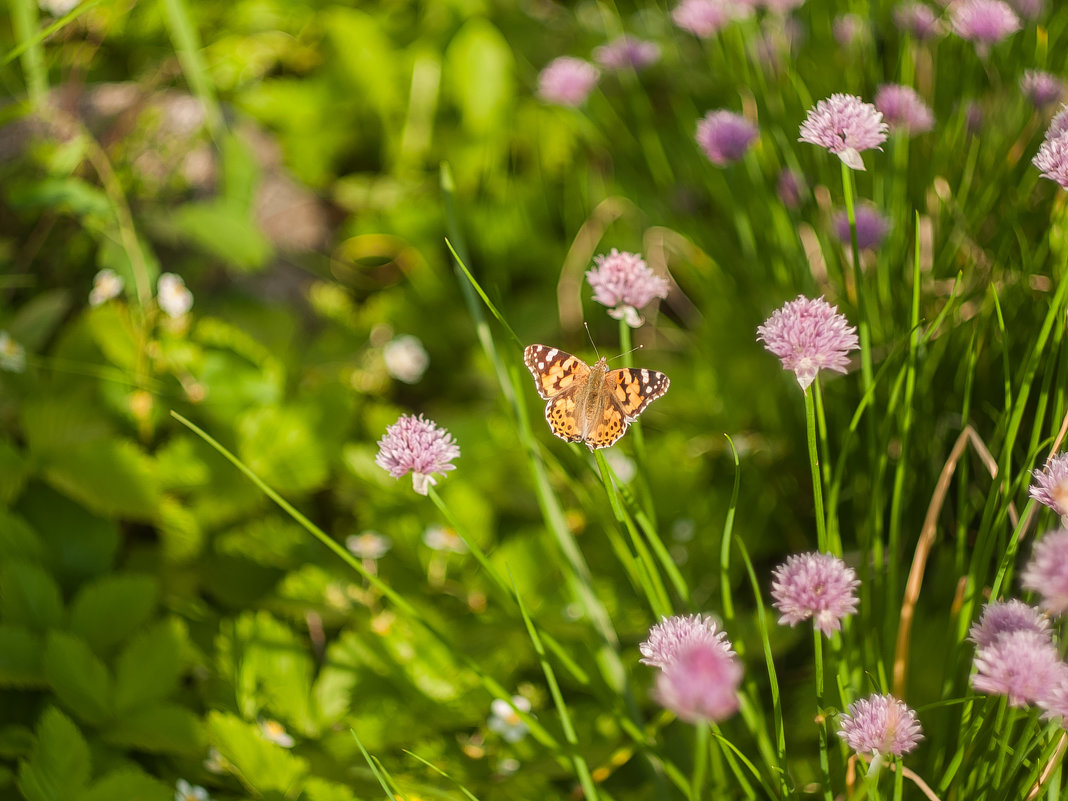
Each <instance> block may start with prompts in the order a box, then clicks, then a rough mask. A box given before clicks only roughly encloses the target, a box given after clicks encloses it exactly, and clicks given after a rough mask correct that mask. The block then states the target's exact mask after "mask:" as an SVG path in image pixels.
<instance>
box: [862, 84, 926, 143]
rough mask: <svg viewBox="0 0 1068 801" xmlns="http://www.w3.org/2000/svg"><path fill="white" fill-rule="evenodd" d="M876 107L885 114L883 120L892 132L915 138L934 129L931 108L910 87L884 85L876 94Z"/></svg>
mask: <svg viewBox="0 0 1068 801" xmlns="http://www.w3.org/2000/svg"><path fill="white" fill-rule="evenodd" d="M875 107H876V108H877V109H879V111H881V112H882V113H883V119H885V120H886V122H887V123H888V124H889V126H890V130H891V131H902V132H903V133H907V134H908V135H909V136H915V135H916V134H920V133H924V132H926V131H929V130H931V129H932V128H933V127H934V114H932V113H931V109H930V107H929V106H928V105H927V104H926V103H924V102H923V98H921V97H920V96H919V95H918V94H917V93H916V90H915V89H913V88H912V87H910V86H901V85H900V84H896V83H887V84H883V85H882V86H880V87H879V91H878V92H876V93H875Z"/></svg>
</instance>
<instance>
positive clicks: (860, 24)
mask: <svg viewBox="0 0 1068 801" xmlns="http://www.w3.org/2000/svg"><path fill="white" fill-rule="evenodd" d="M831 33H832V34H833V36H834V40H835V41H836V42H838V46H839V47H841V48H843V49H845V48H850V47H856V46H859V45H860V44H862V43H863V42H865V41H867V40H868V39H869V38H870V35H871V34H870V32H869V31H868V24H867V22H865V21H864V19H863V18H862V17H861V16H860V15H859V14H840V15H839V16H837V17H835V18H834V23H833V24H832V26H831Z"/></svg>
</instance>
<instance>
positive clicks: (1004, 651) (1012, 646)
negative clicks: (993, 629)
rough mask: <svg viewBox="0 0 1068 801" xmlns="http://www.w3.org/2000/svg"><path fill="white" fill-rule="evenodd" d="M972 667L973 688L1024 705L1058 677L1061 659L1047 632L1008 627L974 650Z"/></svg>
mask: <svg viewBox="0 0 1068 801" xmlns="http://www.w3.org/2000/svg"><path fill="white" fill-rule="evenodd" d="M975 670H976V672H975V674H974V675H973V676H972V687H974V688H975V689H976V691H978V692H981V693H986V694H988V695H1005V696H1008V699H1009V704H1010V705H1011V706H1027V704H1028V703H1031V702H1033V701H1037V700H1038V699H1039V698H1041V697H1043V696H1044V695H1045V693H1046V692H1047V691H1048V689H1049V688H1050V687H1052V686H1053V685H1054V684H1056V683H1057V682H1058V681H1059V680H1060V678H1061V676H1062V675H1063V673H1064V663H1062V662H1061V659H1060V656H1059V655H1058V654H1057V649H1056V647H1054V645H1053V642H1052V641H1051V640H1050V638H1049V637H1048V636H1047V635H1045V634H1039V633H1038V632H1036V631H1011V632H1008V633H1007V634H1002V635H1001V636H1000V637H998V638H997V639H995V640H994V642H992V643H991V644H990V645H988V646H986V647H985V648H980V649H979V650H977V651H976V652H975Z"/></svg>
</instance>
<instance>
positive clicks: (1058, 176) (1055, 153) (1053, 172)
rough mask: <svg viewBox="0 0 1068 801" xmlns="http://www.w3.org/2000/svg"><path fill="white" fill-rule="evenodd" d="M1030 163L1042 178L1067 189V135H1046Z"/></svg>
mask: <svg viewBox="0 0 1068 801" xmlns="http://www.w3.org/2000/svg"><path fill="white" fill-rule="evenodd" d="M1057 116H1058V117H1060V116H1061V115H1059V114H1058V115H1057ZM1031 163H1032V164H1034V165H1035V166H1036V167H1038V171H1039V172H1041V173H1042V177H1043V178H1049V179H1050V180H1051V181H1056V182H1057V183H1058V184H1060V186H1061V188H1062V189H1068V133H1062V134H1060V135H1058V136H1054V137H1049V136H1048V135H1047V138H1046V141H1044V142H1043V143H1042V145H1041V147H1039V148H1038V152H1037V153H1036V154H1035V157H1034V158H1033V159H1031Z"/></svg>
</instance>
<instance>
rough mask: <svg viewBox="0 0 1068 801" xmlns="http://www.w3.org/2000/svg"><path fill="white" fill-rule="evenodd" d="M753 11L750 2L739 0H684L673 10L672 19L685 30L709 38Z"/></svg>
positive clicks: (702, 37)
mask: <svg viewBox="0 0 1068 801" xmlns="http://www.w3.org/2000/svg"><path fill="white" fill-rule="evenodd" d="M752 11H753V10H752V7H751V6H750V5H749V4H747V3H744V2H739V0H682V2H681V3H679V4H678V5H677V6H675V10H674V11H672V12H671V19H672V20H673V21H674V22H675V24H676V25H678V26H679V27H680V28H682V29H683V30H684V31H689V32H690V33H692V34H693V35H694V36H697V37H700V38H701V39H708V38H709V37H711V36H714V35H715V34H717V33H719V32H720V31H721V30H723V28H725V27H726V26H727V25H728V24H729V23H731V22H733V21H734V20H736V19H741V18H743V17H747V16H749V15H750V14H751V13H752Z"/></svg>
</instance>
